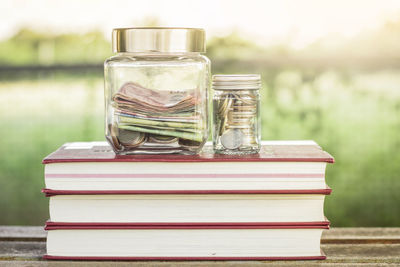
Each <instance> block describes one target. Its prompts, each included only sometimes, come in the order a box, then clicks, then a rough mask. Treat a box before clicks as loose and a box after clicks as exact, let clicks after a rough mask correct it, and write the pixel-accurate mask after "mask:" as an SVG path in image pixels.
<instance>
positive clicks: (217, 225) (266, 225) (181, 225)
mask: <svg viewBox="0 0 400 267" xmlns="http://www.w3.org/2000/svg"><path fill="white" fill-rule="evenodd" d="M329 224H330V223H329V221H328V220H325V221H320V222H239V223H235V222H222V223H221V222H206V223H205V222H177V223H171V222H167V223H154V222H143V223H142V222H141V223H76V222H51V221H47V222H46V226H45V228H44V230H46V231H51V230H68V229H75V230H77V229H85V230H90V229H329Z"/></svg>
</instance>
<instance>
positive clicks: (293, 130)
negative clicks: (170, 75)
mask: <svg viewBox="0 0 400 267" xmlns="http://www.w3.org/2000/svg"><path fill="white" fill-rule="evenodd" d="M241 3H242V5H245V2H243V1H242V2H241ZM354 16H357V12H356V10H354ZM398 18H399V19H394V20H393V19H391V20H388V21H386V22H385V23H382V24H381V25H379V27H375V28H372V29H368V30H360V31H359V32H357V33H355V34H353V35H351V36H350V37H346V38H342V37H340V36H338V35H335V34H327V35H326V36H324V37H322V38H316V39H315V40H313V41H312V42H310V43H308V44H306V45H303V46H301V47H300V48H299V47H293V46H291V45H290V44H287V43H285V41H283V42H277V43H269V44H268V45H262V44H260V43H259V42H256V40H254V39H252V38H249V37H248V35H246V34H245V33H244V32H242V31H241V30H235V29H233V30H232V31H230V32H229V33H228V34H224V35H221V34H215V33H214V34H213V35H211V37H210V38H208V44H207V56H208V57H209V58H210V59H211V62H212V72H213V74H222V73H260V74H261V75H262V77H263V89H262V138H263V139H265V140H295V139H312V140H315V141H316V142H317V143H318V144H320V145H321V146H322V147H323V149H324V150H326V151H328V152H329V153H331V154H332V155H333V156H334V157H335V159H336V163H335V164H334V165H331V166H328V169H327V182H328V184H329V185H330V186H331V187H332V188H333V193H332V195H331V196H329V197H327V199H326V204H325V213H326V216H327V217H328V218H329V219H330V220H331V222H332V225H333V226H399V222H400V208H399V207H400V193H399V192H400V45H399V44H400V34H399V33H400V16H399V17H398ZM238 23H240V22H238ZM138 25H139V26H156V25H160V26H164V25H163V23H162V22H161V21H160V20H159V19H158V18H154V17H152V18H145V19H143V20H142V21H135V23H132V26H138ZM114 26H115V27H117V26H121V25H112V27H114ZM168 26H170V25H168ZM180 26H186V25H180ZM271 27H273V26H271ZM46 29H47V28H46V27H44V28H43V29H42V28H40V27H33V28H32V27H29V26H23V27H17V28H16V30H15V31H14V32H13V33H12V34H10V35H9V36H8V37H7V38H3V40H1V41H0V114H1V115H0V125H1V127H0V136H1V137H2V138H1V139H0V155H1V160H0V214H1V215H0V224H3V225H4V224H5V225H7V224H14V225H42V224H43V223H44V222H45V220H47V218H48V200H47V199H46V198H45V197H44V196H43V195H42V194H41V193H40V189H41V188H42V187H43V186H44V183H43V166H42V165H41V160H42V159H43V158H44V157H45V156H46V155H48V154H49V153H51V152H52V151H54V150H55V149H57V148H58V147H59V146H60V145H62V144H63V143H65V142H72V141H92V140H104V133H103V72H102V71H103V69H102V62H103V61H104V59H106V58H107V57H109V56H111V44H110V38H109V35H110V34H109V32H107V33H104V32H103V31H101V30H93V29H91V30H86V31H84V32H81V31H77V32H74V31H73V30H72V31H66V32H60V33H58V32H57V31H47V30H46ZM206 30H207V28H206Z"/></svg>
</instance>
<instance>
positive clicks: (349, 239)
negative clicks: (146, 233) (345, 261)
mask: <svg viewBox="0 0 400 267" xmlns="http://www.w3.org/2000/svg"><path fill="white" fill-rule="evenodd" d="M45 240H46V232H45V231H44V230H43V227H42V226H0V241H45ZM321 243H323V244H337V243H340V244H343V243H348V244H351V243H385V244H400V228H398V227H397V228H332V229H330V230H325V231H324V233H323V235H322V240H321Z"/></svg>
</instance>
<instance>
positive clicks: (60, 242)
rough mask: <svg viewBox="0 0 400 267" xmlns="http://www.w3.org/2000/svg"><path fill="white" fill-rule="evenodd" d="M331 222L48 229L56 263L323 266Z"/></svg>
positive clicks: (61, 226) (53, 225) (49, 252)
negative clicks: (212, 262) (311, 262)
mask: <svg viewBox="0 0 400 267" xmlns="http://www.w3.org/2000/svg"><path fill="white" fill-rule="evenodd" d="M328 228H329V222H319V223H318V222H316V223H315V224H313V223H296V225H294V224H293V223H288V224H286V225H285V223H278V224H276V225H273V224H271V223H267V224H262V223H258V224H248V225H243V224H242V225H240V224H235V223H224V224H218V223H214V224H211V225H204V224H201V223H198V224H196V223H191V224H187V225H183V224H176V225H168V224H148V225H146V224H126V223H125V224H120V225H119V224H118V223H112V224H96V225H92V226H90V224H87V223H86V224H85V223H83V224H78V223H76V224H73V223H66V224H65V223H64V224H63V223H60V224H57V223H54V222H53V223H52V222H49V223H48V224H47V225H46V228H45V229H46V230H48V236H47V255H45V256H44V258H45V259H54V260H307V259H309V260H322V259H325V258H326V256H325V255H324V254H323V252H322V251H321V250H320V239H321V235H322V231H323V230H324V229H328Z"/></svg>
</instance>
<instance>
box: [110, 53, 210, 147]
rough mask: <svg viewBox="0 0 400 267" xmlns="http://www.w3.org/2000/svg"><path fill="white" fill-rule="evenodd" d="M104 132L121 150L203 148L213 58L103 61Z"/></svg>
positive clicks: (137, 56) (151, 56)
mask: <svg viewBox="0 0 400 267" xmlns="http://www.w3.org/2000/svg"><path fill="white" fill-rule="evenodd" d="M104 77H105V110H106V112H105V135H106V139H107V140H108V142H109V143H110V144H111V146H112V147H113V149H114V151H115V152H116V153H117V154H143V153H144V154H160V153H166V154H169V153H181V154H196V153H198V152H200V150H201V148H202V147H203V145H204V143H205V142H206V140H207V137H208V121H207V118H208V116H207V112H208V89H209V77H210V62H209V60H208V59H207V58H206V57H204V56H202V55H201V54H200V53H151V52H150V53H119V54H117V55H115V56H113V57H111V58H109V59H107V60H106V61H105V63H104Z"/></svg>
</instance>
